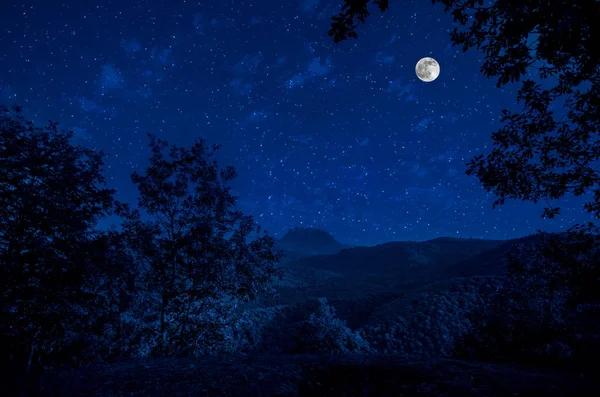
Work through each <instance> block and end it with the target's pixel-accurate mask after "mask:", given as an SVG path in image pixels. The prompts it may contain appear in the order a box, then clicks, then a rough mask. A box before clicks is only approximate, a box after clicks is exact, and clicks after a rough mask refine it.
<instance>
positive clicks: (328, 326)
mask: <svg viewBox="0 0 600 397" xmlns="http://www.w3.org/2000/svg"><path fill="white" fill-rule="evenodd" d="M318 304H319V306H318V308H317V310H316V312H313V313H311V314H310V316H309V317H308V318H307V319H306V320H305V321H303V322H302V323H301V324H300V325H299V328H298V335H297V340H296V342H297V347H298V350H299V352H301V353H317V352H321V353H334V354H347V353H368V352H370V351H371V348H370V346H369V344H368V342H367V341H365V339H364V338H363V336H362V335H361V334H360V333H358V332H353V331H352V330H350V329H349V328H348V327H347V326H346V323H345V322H344V321H342V320H340V319H339V318H337V317H336V315H335V309H334V308H333V307H331V306H329V304H328V303H327V299H326V298H320V299H318Z"/></svg>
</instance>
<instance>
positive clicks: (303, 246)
mask: <svg viewBox="0 0 600 397" xmlns="http://www.w3.org/2000/svg"><path fill="white" fill-rule="evenodd" d="M279 245H280V246H281V248H284V249H287V250H290V251H302V252H307V253H312V254H332V253H336V252H339V251H340V250H341V249H342V248H344V246H343V244H341V243H340V242H339V241H337V240H336V239H335V238H334V237H333V236H332V235H331V234H330V233H329V232H327V231H325V230H322V229H314V228H304V227H295V228H292V229H290V230H289V231H288V232H287V233H286V234H285V235H284V236H283V237H282V238H281V239H280V240H279Z"/></svg>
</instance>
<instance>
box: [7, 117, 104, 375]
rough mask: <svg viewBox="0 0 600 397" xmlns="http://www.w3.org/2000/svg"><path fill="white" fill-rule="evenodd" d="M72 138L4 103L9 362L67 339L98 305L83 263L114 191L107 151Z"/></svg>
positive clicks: (37, 355) (29, 359)
mask: <svg viewBox="0 0 600 397" xmlns="http://www.w3.org/2000/svg"><path fill="white" fill-rule="evenodd" d="M72 136H73V133H72V132H64V131H59V130H58V128H57V124H56V123H53V122H50V123H49V124H48V125H47V126H46V127H44V128H41V127H36V126H34V125H33V124H32V123H31V122H28V121H26V120H25V118H24V117H23V115H22V113H21V110H20V108H18V107H14V108H13V109H12V110H11V109H8V108H7V107H5V106H0V294H1V299H2V326H3V337H4V338H7V339H6V340H8V342H7V345H11V346H12V347H11V349H12V350H11V353H10V354H11V356H12V357H13V359H14V361H15V362H13V364H12V365H25V366H27V367H30V366H32V365H34V364H35V363H37V362H39V361H43V357H44V355H45V354H46V353H49V352H52V351H58V350H60V349H61V348H63V347H65V346H66V345H69V344H70V343H72V342H73V341H74V339H75V335H76V334H77V333H78V332H79V331H80V330H81V329H83V328H86V327H89V326H90V323H91V322H93V321H94V319H95V316H94V315H92V314H91V313H89V311H90V310H94V308H98V303H99V295H98V294H97V293H96V292H97V291H95V290H94V289H90V288H88V287H89V285H88V281H89V280H90V276H91V273H90V268H89V267H86V263H89V262H90V256H91V255H92V254H93V252H94V242H93V241H94V238H95V232H94V231H93V227H94V226H95V224H96V221H97V220H98V219H99V218H100V217H101V216H104V215H105V214H106V213H107V212H108V211H110V209H111V206H112V202H113V201H112V200H113V198H112V195H113V191H112V190H110V189H107V188H105V187H103V186H104V177H103V176H102V174H101V167H102V156H103V153H101V152H95V151H93V150H91V149H87V148H83V147H80V146H73V145H71V143H70V141H69V140H70V138H71V137H72ZM17 357H18V358H19V359H17ZM24 358H25V361H26V362H24V361H23V359H24Z"/></svg>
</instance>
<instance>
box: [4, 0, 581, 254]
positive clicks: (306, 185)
mask: <svg viewBox="0 0 600 397" xmlns="http://www.w3.org/2000/svg"><path fill="white" fill-rule="evenodd" d="M390 3H391V4H390V10H389V11H388V12H386V13H385V14H383V15H382V14H381V13H380V12H379V11H378V10H376V9H373V15H372V16H371V17H370V18H369V19H368V20H367V25H362V26H361V27H360V28H359V30H358V34H359V40H349V41H346V42H342V43H341V44H338V45H336V44H334V43H333V39H332V38H330V37H328V36H327V31H328V29H329V24H330V18H331V17H332V16H333V15H335V14H337V12H338V7H339V5H341V0H288V1H256V2H254V3H252V2H248V1H245V2H244V1H239V0H235V1H229V0H219V1H216V0H210V1H203V2H192V1H188V2H186V1H175V0H173V1H166V0H165V1H131V0H121V1H104V0H103V1H96V2H92V1H70V0H67V1H52V0H47V1H41V0H40V1H29V2H21V1H19V2H17V1H10V0H9V1H8V2H6V1H3V2H2V6H1V10H2V11H1V12H0V103H4V104H11V103H17V104H19V105H21V106H23V108H24V112H25V116H26V117H27V118H29V119H32V120H33V121H34V122H36V124H39V125H43V124H45V123H46V121H47V120H48V119H52V120H54V121H58V122H60V126H61V127H63V128H65V129H70V130H73V131H74V132H75V137H74V143H76V144H80V145H84V146H87V147H92V148H96V149H98V150H100V149H102V150H104V151H105V152H107V153H108V154H109V157H107V158H106V159H105V161H106V173H105V175H106V176H107V179H108V183H109V186H110V187H112V188H115V189H117V198H118V199H119V200H122V201H128V202H131V203H132V204H134V203H135V202H136V199H137V193H136V188H135V186H134V185H133V184H132V183H131V181H130V179H129V175H130V173H131V172H132V171H134V170H138V171H143V169H144V168H145V166H146V165H147V159H148V157H149V153H150V151H149V149H148V147H147V144H148V138H147V133H152V134H155V135H157V136H158V137H159V138H161V139H166V140H167V141H169V143H172V144H177V145H190V144H191V143H192V142H193V141H194V140H195V139H196V138H198V137H200V136H203V137H205V138H206V139H207V141H208V143H211V144H212V143H220V144H222V145H223V147H222V149H221V151H220V152H219V153H220V154H219V156H218V158H219V161H220V164H222V165H225V164H232V165H234V166H235V167H236V169H237V171H238V173H239V178H238V179H237V180H236V181H235V182H234V184H233V187H234V189H235V192H236V194H238V195H239V197H240V200H239V203H238V204H239V207H240V208H241V209H242V210H243V211H244V212H246V213H248V214H250V215H253V216H254V217H255V218H256V220H257V222H258V223H259V224H261V226H263V227H264V228H266V229H267V230H268V231H269V232H270V234H272V235H274V236H276V237H280V236H282V235H283V234H284V233H285V232H286V231H287V230H288V229H289V228H291V227H294V226H305V227H317V228H322V229H325V230H327V231H329V232H331V233H332V234H333V235H334V236H335V237H336V238H337V239H338V240H340V241H342V242H344V243H350V244H360V245H371V244H377V243H382V242H386V241H392V240H417V241H422V240H428V239H432V238H436V237H440V236H451V237H474V238H487V239H507V238H514V237H520V236H523V235H526V234H531V233H535V232H536V231H537V229H542V230H547V231H560V230H565V229H566V228H568V227H569V226H571V225H572V224H573V223H575V222H582V221H587V220H589V215H587V214H586V213H585V212H584V211H583V209H582V204H583V202H584V200H583V199H580V198H572V197H571V198H567V199H563V200H561V202H560V206H561V208H562V215H561V216H560V217H558V218H557V219H555V220H544V219H542V218H541V213H542V208H543V206H544V205H545V203H540V204H539V205H533V204H528V203H522V202H518V201H517V202H515V201H508V202H507V203H506V204H505V205H503V206H501V207H498V208H496V209H494V210H492V202H493V199H494V197H493V196H492V195H491V194H488V193H486V192H485V191H484V190H483V188H482V187H481V186H480V184H479V182H478V181H477V179H476V178H474V177H468V176H466V175H465V174H464V171H465V169H466V166H465V164H466V163H467V161H468V160H469V159H471V158H472V157H473V156H474V155H476V154H481V153H486V152H487V151H489V150H490V148H491V143H492V142H491V138H490V133H491V132H492V131H494V130H496V129H497V128H498V127H499V126H500V123H499V117H500V114H501V113H500V111H501V109H502V108H510V109H516V107H515V106H516V105H515V98H516V88H517V86H516V85H513V86H506V87H504V88H503V89H498V88H496V87H495V83H496V82H495V80H488V79H486V78H485V77H483V76H482V75H481V74H480V72H479V68H480V66H481V62H482V55H481V54H480V53H479V52H477V51H476V50H470V51H469V52H467V53H463V52H462V49H460V48H458V47H453V46H452V45H451V43H450V40H449V36H448V33H449V32H450V30H451V29H452V27H453V25H452V20H451V17H450V16H448V15H446V14H445V13H444V12H443V6H441V5H439V4H436V5H435V6H434V5H432V4H431V2H429V1H406V0H404V1H402V0H396V1H392V2H390ZM23 4H26V5H23ZM265 4H272V5H275V8H272V7H271V6H267V5H265ZM427 56H431V57H433V58H435V59H436V60H437V61H438V62H439V63H440V65H441V74H440V76H439V77H438V79H437V80H435V81H433V82H431V83H424V82H421V81H420V80H419V79H418V78H417V77H416V75H415V64H416V63H417V61H418V60H419V59H420V58H423V57H427ZM104 223H106V222H104Z"/></svg>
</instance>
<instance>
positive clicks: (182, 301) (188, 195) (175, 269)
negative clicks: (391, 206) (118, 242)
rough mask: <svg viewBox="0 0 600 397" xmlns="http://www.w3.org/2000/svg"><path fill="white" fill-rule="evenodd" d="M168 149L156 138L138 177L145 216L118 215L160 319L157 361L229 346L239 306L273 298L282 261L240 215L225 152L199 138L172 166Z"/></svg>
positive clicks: (174, 151)
mask: <svg viewBox="0 0 600 397" xmlns="http://www.w3.org/2000/svg"><path fill="white" fill-rule="evenodd" d="M167 147H168V143H167V142H165V141H163V140H160V139H157V138H156V137H154V136H152V135H150V148H151V150H152V156H151V158H150V165H149V166H148V168H147V169H146V171H145V174H138V173H133V174H132V177H131V180H132V181H133V183H134V184H135V185H137V187H138V190H139V193H140V198H139V209H136V210H132V209H130V208H129V206H127V205H124V204H118V207H119V209H118V213H120V214H121V215H122V216H123V218H124V222H123V232H124V235H128V236H129V238H130V241H129V244H130V246H131V247H132V250H133V251H134V252H135V253H136V258H137V260H138V261H139V264H140V266H141V268H140V269H141V272H140V274H141V277H142V278H143V279H144V283H145V285H146V286H147V290H148V292H149V293H148V297H147V299H146V301H145V303H144V305H145V306H144V309H145V310H147V311H148V312H151V313H152V312H154V313H156V314H157V316H156V325H155V329H154V333H155V337H156V338H157V340H156V348H155V353H157V354H160V355H167V354H169V355H171V354H193V353H197V352H205V351H206V350H207V349H208V348H209V347H210V346H211V344H214V343H218V342H220V341H222V339H223V338H224V334H223V331H224V329H225V328H226V326H227V325H228V323H227V321H228V319H229V318H230V316H229V315H230V314H231V310H232V308H234V307H235V305H236V302H237V301H250V300H253V299H255V298H256V297H257V296H258V294H260V293H263V292H268V291H269V289H270V287H269V285H270V282H271V281H273V280H274V278H275V277H276V276H277V275H278V274H279V272H278V270H277V268H276V267H275V264H276V263H277V262H278V261H279V259H280V253H279V252H278V251H275V249H274V239H273V238H272V237H269V236H268V235H267V233H266V232H264V233H262V234H261V229H260V227H258V226H256V225H255V223H254V220H253V218H252V217H251V216H246V215H244V214H243V213H242V212H240V211H238V210H236V209H235V201H236V197H235V196H234V195H233V194H232V193H231V188H230V187H229V182H230V181H232V180H233V179H234V178H235V177H236V172H235V170H234V169H233V167H225V168H223V169H221V170H219V167H218V164H217V162H216V160H214V158H213V156H214V154H215V152H216V151H217V150H218V148H219V147H218V146H216V145H215V146H213V147H209V146H208V145H207V144H206V143H205V141H204V140H203V139H201V138H200V139H198V140H197V141H196V142H195V143H194V144H193V146H192V147H191V148H189V149H187V148H183V147H177V146H172V147H171V148H170V150H169V157H170V159H166V158H165V156H164V155H163V151H164V149H166V148H167ZM140 210H142V211H144V212H145V213H146V214H147V215H148V216H149V217H150V220H143V219H142V218H143V217H142V212H141V211H140Z"/></svg>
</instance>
